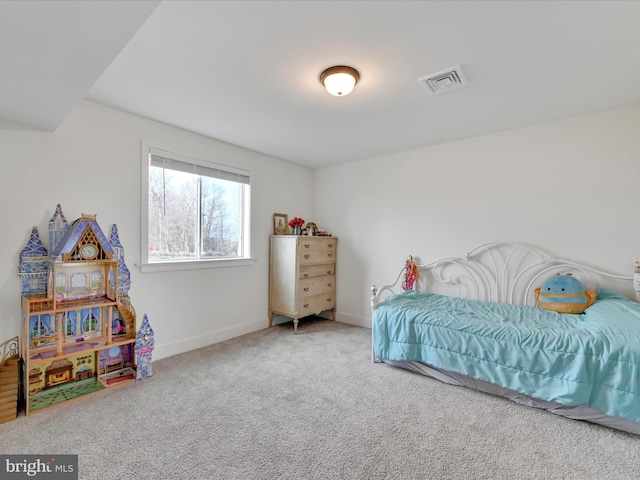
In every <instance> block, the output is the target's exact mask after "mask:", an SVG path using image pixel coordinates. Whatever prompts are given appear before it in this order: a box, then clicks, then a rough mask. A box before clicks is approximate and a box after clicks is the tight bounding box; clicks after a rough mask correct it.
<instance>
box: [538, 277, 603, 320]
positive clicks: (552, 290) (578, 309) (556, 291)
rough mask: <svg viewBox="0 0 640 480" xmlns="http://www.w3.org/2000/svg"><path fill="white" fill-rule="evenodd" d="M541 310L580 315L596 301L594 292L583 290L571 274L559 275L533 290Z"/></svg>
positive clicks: (578, 281)
mask: <svg viewBox="0 0 640 480" xmlns="http://www.w3.org/2000/svg"><path fill="white" fill-rule="evenodd" d="M535 295H536V301H537V302H538V305H540V307H541V308H544V309H545V310H551V311H554V312H558V313H582V312H584V311H585V310H586V309H587V308H588V307H590V306H591V305H593V302H595V301H596V292H594V291H593V290H585V289H584V287H583V286H582V283H580V280H578V279H577V278H575V277H574V276H573V275H572V274H570V273H568V274H566V275H560V274H559V273H558V274H557V275H556V276H555V277H552V278H550V279H549V280H547V281H546V282H544V283H543V284H542V287H541V288H536V290H535Z"/></svg>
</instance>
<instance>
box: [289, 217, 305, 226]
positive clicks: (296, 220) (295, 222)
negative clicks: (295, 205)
mask: <svg viewBox="0 0 640 480" xmlns="http://www.w3.org/2000/svg"><path fill="white" fill-rule="evenodd" d="M289 226H290V227H291V228H296V227H300V228H302V227H304V218H300V217H293V218H292V219H291V220H289Z"/></svg>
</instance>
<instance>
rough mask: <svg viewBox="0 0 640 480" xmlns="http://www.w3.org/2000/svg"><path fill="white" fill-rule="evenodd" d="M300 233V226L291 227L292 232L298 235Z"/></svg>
mask: <svg viewBox="0 0 640 480" xmlns="http://www.w3.org/2000/svg"><path fill="white" fill-rule="evenodd" d="M301 233H302V229H301V228H300V227H293V234H294V235H300V234H301Z"/></svg>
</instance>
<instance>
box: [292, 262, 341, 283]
mask: <svg viewBox="0 0 640 480" xmlns="http://www.w3.org/2000/svg"><path fill="white" fill-rule="evenodd" d="M335 273H336V264H335V263H326V264H324V265H306V266H304V267H302V266H301V267H300V275H299V278H300V279H301V280H302V279H305V278H313V277H322V276H324V275H335Z"/></svg>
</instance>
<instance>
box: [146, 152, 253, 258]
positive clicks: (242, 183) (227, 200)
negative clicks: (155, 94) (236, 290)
mask: <svg viewBox="0 0 640 480" xmlns="http://www.w3.org/2000/svg"><path fill="white" fill-rule="evenodd" d="M146 166H147V168H148V175H146V177H147V180H148V183H147V191H148V198H147V199H146V200H147V202H146V207H147V208H146V215H145V214H144V210H145V209H144V204H143V218H144V217H145V216H146V220H147V226H146V230H147V231H146V232H144V231H143V235H144V236H145V237H146V240H147V244H146V245H143V252H142V258H143V265H142V267H143V271H144V267H145V266H146V267H151V268H150V269H153V270H156V269H157V268H153V265H156V266H157V265H165V266H167V265H173V266H174V267H175V266H176V265H177V266H179V267H187V268H191V267H193V266H194V264H196V263H198V264H200V265H199V266H198V267H202V266H220V265H214V264H215V263H218V264H224V266H227V265H229V264H230V263H231V264H232V263H233V262H232V261H234V260H235V261H236V263H238V262H237V261H242V260H246V259H249V258H250V248H249V247H250V245H249V238H250V237H249V220H250V219H249V206H250V204H251V202H250V181H251V177H250V174H249V172H248V171H246V170H241V169H237V168H233V167H229V166H226V165H220V164H216V163H211V162H207V161H205V160H200V159H195V158H191V157H187V156H184V155H179V154H175V153H171V152H167V151H164V150H158V149H155V148H149V149H148V159H147V165H146ZM143 243H144V242H143ZM216 261H224V262H216ZM240 264H242V262H240Z"/></svg>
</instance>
